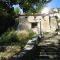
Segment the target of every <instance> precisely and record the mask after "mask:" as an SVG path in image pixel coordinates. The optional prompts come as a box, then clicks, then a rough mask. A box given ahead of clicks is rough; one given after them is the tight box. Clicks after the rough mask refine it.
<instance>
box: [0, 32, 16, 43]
mask: <svg viewBox="0 0 60 60" xmlns="http://www.w3.org/2000/svg"><path fill="white" fill-rule="evenodd" d="M16 41H17V37H16V33H15V31H10V32H5V33H4V34H2V36H1V37H0V44H9V43H10V44H11V43H12V42H16Z"/></svg>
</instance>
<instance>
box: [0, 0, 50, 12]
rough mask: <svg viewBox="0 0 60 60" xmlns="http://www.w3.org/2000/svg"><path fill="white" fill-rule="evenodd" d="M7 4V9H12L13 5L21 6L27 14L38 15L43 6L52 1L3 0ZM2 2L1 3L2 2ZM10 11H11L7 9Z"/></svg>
mask: <svg viewBox="0 0 60 60" xmlns="http://www.w3.org/2000/svg"><path fill="white" fill-rule="evenodd" d="M1 1H2V2H5V7H4V8H6V6H7V7H10V6H11V5H13V4H19V5H20V7H21V8H23V11H24V12H25V13H29V12H30V13H37V12H38V11H39V10H40V9H41V8H43V6H45V5H46V4H47V3H48V2H50V1H51V0H1ZM1 1H0V2H1ZM3 5H4V4H3ZM7 10H9V9H7Z"/></svg>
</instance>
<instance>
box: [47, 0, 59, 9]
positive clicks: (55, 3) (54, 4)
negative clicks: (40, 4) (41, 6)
mask: <svg viewBox="0 0 60 60" xmlns="http://www.w3.org/2000/svg"><path fill="white" fill-rule="evenodd" d="M47 7H49V8H60V0H52V1H51V2H50V3H48V4H47Z"/></svg>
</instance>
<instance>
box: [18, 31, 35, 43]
mask: <svg viewBox="0 0 60 60" xmlns="http://www.w3.org/2000/svg"><path fill="white" fill-rule="evenodd" d="M34 34H35V33H34V32H33V31H31V30H22V31H18V32H17V37H18V40H19V41H20V42H21V43H26V42H27V41H28V40H29V39H31V38H32V36H33V35H34Z"/></svg>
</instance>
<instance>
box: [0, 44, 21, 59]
mask: <svg viewBox="0 0 60 60" xmlns="http://www.w3.org/2000/svg"><path fill="white" fill-rule="evenodd" d="M20 50H21V47H20V46H19V45H14V46H6V51H4V52H0V59H1V58H6V59H8V58H10V57H11V56H13V55H15V54H16V53H18V52H20Z"/></svg>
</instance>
